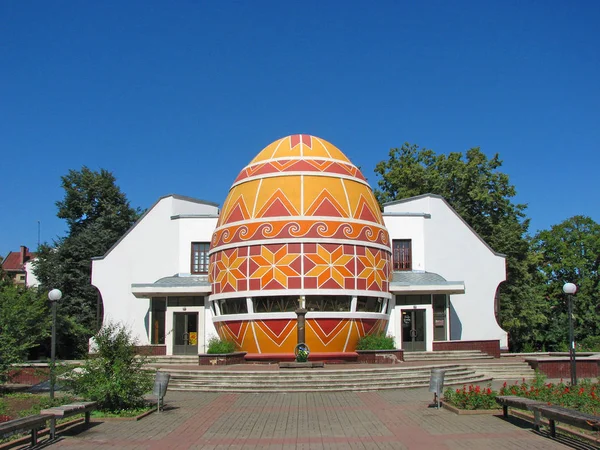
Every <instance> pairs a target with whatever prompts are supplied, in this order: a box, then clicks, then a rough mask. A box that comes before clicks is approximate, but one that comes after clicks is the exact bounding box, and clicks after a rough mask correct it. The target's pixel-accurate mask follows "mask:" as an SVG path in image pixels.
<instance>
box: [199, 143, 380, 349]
mask: <svg viewBox="0 0 600 450" xmlns="http://www.w3.org/2000/svg"><path fill="white" fill-rule="evenodd" d="M390 276H391V249H390V242H389V235H388V232H387V230H386V228H385V226H384V223H383V219H382V216H381V212H380V209H379V206H378V204H377V201H376V200H375V197H374V195H373V192H372V190H371V188H370V187H369V185H368V183H367V182H366V180H365V177H364V176H363V175H362V174H361V172H360V170H358V168H357V167H356V166H355V165H354V164H352V163H351V162H350V160H349V159H348V158H347V157H346V156H345V155H344V154H343V153H342V152H341V151H340V150H339V149H338V148H336V147H335V146H334V145H332V144H331V143H329V142H327V141H325V140H323V139H320V138H317V137H315V136H310V135H305V134H302V135H293V136H287V137H284V138H282V139H279V140H277V141H275V142H273V143H272V144H270V145H268V146H267V147H265V148H264V149H263V150H262V151H261V152H260V153H259V154H258V155H257V156H256V157H255V158H254V159H253V160H252V161H251V162H250V163H249V164H248V165H247V166H246V167H244V168H243V169H242V171H241V172H240V173H239V175H238V176H237V178H236V179H235V181H234V183H233V185H232V186H231V189H230V190H229V194H228V196H227V199H226V200H225V202H224V204H223V208H222V210H221V213H220V218H219V221H218V224H217V227H216V229H215V232H214V234H213V238H212V242H211V249H210V268H209V278H210V281H211V283H212V295H211V296H210V303H211V307H212V310H213V314H214V318H213V320H214V323H215V326H216V328H217V330H218V332H219V335H220V336H221V337H222V338H227V339H233V340H234V341H235V342H236V344H237V346H238V347H239V348H240V349H241V350H244V351H247V352H249V353H255V354H265V353H291V352H293V350H294V347H295V345H296V343H297V338H296V314H295V313H294V311H295V310H296V309H297V308H298V307H299V306H300V301H302V305H304V306H305V307H306V309H307V310H308V312H307V315H306V320H307V323H306V343H307V344H308V345H309V347H310V348H311V351H312V352H313V353H314V352H316V353H319V352H349V351H353V350H354V347H355V345H356V341H357V340H358V338H359V337H360V336H363V335H365V334H367V333H372V332H375V331H383V330H385V328H386V327H387V321H388V318H389V313H388V300H389V299H390V297H391V295H390V293H389V280H390Z"/></svg>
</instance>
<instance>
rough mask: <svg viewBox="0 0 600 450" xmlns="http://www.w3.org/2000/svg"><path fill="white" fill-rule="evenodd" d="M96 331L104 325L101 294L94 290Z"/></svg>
mask: <svg viewBox="0 0 600 450" xmlns="http://www.w3.org/2000/svg"><path fill="white" fill-rule="evenodd" d="M94 288H95V289H96V295H97V298H96V331H100V328H102V325H103V324H104V301H103V300H102V294H101V293H100V290H99V289H98V288H96V287H95V286H94Z"/></svg>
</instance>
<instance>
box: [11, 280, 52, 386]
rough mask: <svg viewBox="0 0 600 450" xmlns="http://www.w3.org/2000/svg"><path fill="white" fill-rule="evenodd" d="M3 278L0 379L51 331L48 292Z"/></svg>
mask: <svg viewBox="0 0 600 450" xmlns="http://www.w3.org/2000/svg"><path fill="white" fill-rule="evenodd" d="M43 294H44V293H42V292H41V291H38V290H37V289H35V288H29V289H26V288H24V287H18V286H14V285H13V284H12V283H10V282H0V382H5V381H7V379H8V370H9V368H10V365H11V364H15V363H19V362H22V361H24V360H25V359H26V358H27V355H28V353H29V350H31V349H32V348H34V347H36V346H37V345H38V344H39V342H41V341H42V340H43V339H44V338H45V337H47V336H48V334H49V328H50V322H49V315H48V304H47V300H46V297H45V295H43Z"/></svg>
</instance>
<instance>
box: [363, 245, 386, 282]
mask: <svg viewBox="0 0 600 450" xmlns="http://www.w3.org/2000/svg"><path fill="white" fill-rule="evenodd" d="M358 259H359V260H360V262H361V263H362V264H363V265H364V266H365V268H364V269H363V270H362V272H361V273H359V274H358V276H359V278H365V279H366V280H367V288H369V287H370V286H371V285H372V284H373V283H377V286H378V287H379V289H383V282H384V281H385V280H386V279H387V277H386V274H385V265H386V263H387V261H386V260H385V258H382V257H381V252H379V251H376V250H375V253H373V252H371V250H370V249H368V248H366V249H365V255H364V256H359V257H358Z"/></svg>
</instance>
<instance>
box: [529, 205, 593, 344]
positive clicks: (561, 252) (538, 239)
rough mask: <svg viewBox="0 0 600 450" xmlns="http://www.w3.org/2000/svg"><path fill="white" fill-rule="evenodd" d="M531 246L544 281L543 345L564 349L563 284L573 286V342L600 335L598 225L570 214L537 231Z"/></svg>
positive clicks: (565, 330)
mask: <svg viewBox="0 0 600 450" xmlns="http://www.w3.org/2000/svg"><path fill="white" fill-rule="evenodd" d="M533 248H534V251H535V252H536V254H537V258H538V260H539V263H538V267H539V270H540V273H542V274H543V277H544V280H545V283H544V284H543V289H544V296H545V299H546V302H547V305H546V307H547V309H548V311H549V314H548V318H549V321H548V324H547V327H546V329H545V341H546V345H547V347H548V348H549V349H560V348H562V349H564V347H565V344H567V343H568V317H567V303H566V298H565V295H564V294H563V292H562V287H563V285H564V284H565V283H575V284H576V285H577V293H576V294H575V296H574V302H573V312H574V317H575V338H576V341H578V340H581V339H583V338H588V337H593V336H600V322H599V320H598V317H600V285H599V284H600V274H599V273H598V266H599V265H600V224H598V223H596V222H595V221H594V220H593V219H591V218H590V217H586V216H574V217H571V218H569V219H567V220H565V221H564V222H562V223H560V224H558V225H554V226H553V227H551V228H550V229H549V230H543V231H540V232H539V233H537V234H536V235H535V237H534V239H533Z"/></svg>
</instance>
